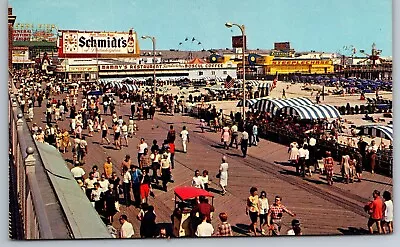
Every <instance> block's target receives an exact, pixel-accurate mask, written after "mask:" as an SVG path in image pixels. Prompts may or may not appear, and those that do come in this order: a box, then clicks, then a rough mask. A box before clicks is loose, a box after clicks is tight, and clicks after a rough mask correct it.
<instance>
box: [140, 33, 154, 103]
mask: <svg viewBox="0 0 400 247" xmlns="http://www.w3.org/2000/svg"><path fill="white" fill-rule="evenodd" d="M142 39H151V42H152V43H153V90H154V100H155V99H156V93H157V88H156V38H154V37H153V36H147V35H145V36H142Z"/></svg>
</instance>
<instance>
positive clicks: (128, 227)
mask: <svg viewBox="0 0 400 247" xmlns="http://www.w3.org/2000/svg"><path fill="white" fill-rule="evenodd" d="M120 233H121V235H120V236H121V238H132V236H133V235H134V234H135V231H134V230H133V226H132V224H131V223H129V222H128V221H125V222H124V224H122V226H121V231H120Z"/></svg>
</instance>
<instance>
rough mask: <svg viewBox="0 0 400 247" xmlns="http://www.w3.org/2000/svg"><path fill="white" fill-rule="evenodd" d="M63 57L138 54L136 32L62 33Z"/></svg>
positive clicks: (61, 50)
mask: <svg viewBox="0 0 400 247" xmlns="http://www.w3.org/2000/svg"><path fill="white" fill-rule="evenodd" d="M59 46H60V47H59V48H61V49H60V50H59V51H60V53H61V54H60V55H61V56H67V57H72V56H80V55H83V56H85V55H86V56H90V57H96V56H98V57H102V56H104V55H106V56H110V55H114V56H116V57H118V56H129V55H136V54H138V49H139V46H138V44H137V36H136V32H134V31H132V30H130V31H129V32H84V31H62V37H61V42H60V43H59Z"/></svg>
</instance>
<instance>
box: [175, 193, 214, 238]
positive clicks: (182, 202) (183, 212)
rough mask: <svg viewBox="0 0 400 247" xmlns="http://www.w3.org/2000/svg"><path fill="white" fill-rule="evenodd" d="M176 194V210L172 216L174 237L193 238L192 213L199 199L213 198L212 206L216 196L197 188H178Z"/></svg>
mask: <svg viewBox="0 0 400 247" xmlns="http://www.w3.org/2000/svg"><path fill="white" fill-rule="evenodd" d="M174 194H175V209H174V212H173V214H172V216H171V218H172V223H173V235H174V236H175V237H191V236H193V235H194V230H193V227H192V218H191V213H192V210H193V208H194V206H195V205H196V204H197V203H198V197H200V196H204V197H211V198H212V200H211V205H213V204H214V196H213V195H212V194H211V193H210V192H208V191H206V190H203V189H199V188H195V187H177V188H175V190H174Z"/></svg>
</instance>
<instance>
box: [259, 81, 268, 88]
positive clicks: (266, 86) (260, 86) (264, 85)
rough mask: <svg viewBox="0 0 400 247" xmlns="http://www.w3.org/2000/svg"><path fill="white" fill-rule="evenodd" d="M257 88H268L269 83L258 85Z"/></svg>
mask: <svg viewBox="0 0 400 247" xmlns="http://www.w3.org/2000/svg"><path fill="white" fill-rule="evenodd" d="M258 88H262V89H263V88H269V83H268V82H262V83H260V84H259V85H258Z"/></svg>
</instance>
